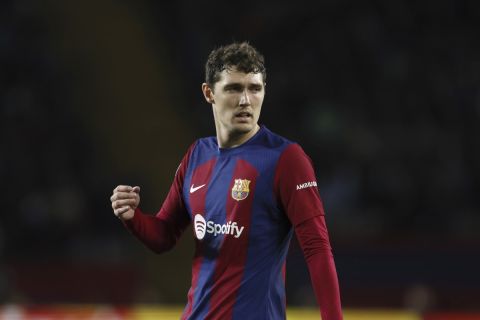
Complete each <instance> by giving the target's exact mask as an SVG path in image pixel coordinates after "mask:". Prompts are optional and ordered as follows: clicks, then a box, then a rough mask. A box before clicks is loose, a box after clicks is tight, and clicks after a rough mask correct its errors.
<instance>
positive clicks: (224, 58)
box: [205, 42, 267, 89]
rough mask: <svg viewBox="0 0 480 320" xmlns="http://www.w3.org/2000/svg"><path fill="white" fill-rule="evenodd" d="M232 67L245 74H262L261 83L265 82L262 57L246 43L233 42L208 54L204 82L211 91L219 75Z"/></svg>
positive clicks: (265, 72) (265, 76) (265, 73)
mask: <svg viewBox="0 0 480 320" xmlns="http://www.w3.org/2000/svg"><path fill="white" fill-rule="evenodd" d="M232 67H235V68H236V70H238V71H241V72H245V73H252V72H253V73H262V76H263V82H264V83H265V82H266V80H267V70H266V68H265V60H264V58H263V55H262V54H261V53H259V52H258V51H257V49H255V48H254V47H253V46H252V45H250V44H249V43H248V42H240V43H238V42H234V43H232V44H229V45H226V46H221V47H219V48H217V49H214V50H213V51H212V52H210V55H209V56H208V60H207V63H206V64H205V82H206V83H207V84H208V85H209V86H210V88H212V89H213V87H214V84H215V83H216V82H217V81H219V80H220V73H221V72H222V71H223V70H225V69H231V68H232Z"/></svg>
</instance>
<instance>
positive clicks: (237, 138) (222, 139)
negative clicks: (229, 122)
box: [217, 124, 260, 149]
mask: <svg viewBox="0 0 480 320" xmlns="http://www.w3.org/2000/svg"><path fill="white" fill-rule="evenodd" d="M258 130H260V126H259V125H258V124H257V125H255V127H254V128H253V129H252V130H250V131H247V132H241V131H236V132H225V133H224V134H222V133H221V132H219V130H217V141H218V146H219V147H220V148H225V149H228V148H235V147H239V146H241V145H242V144H244V143H245V142H247V141H248V140H250V138H252V137H253V136H254V135H255V134H256V133H257V132H258Z"/></svg>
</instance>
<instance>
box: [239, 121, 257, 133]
mask: <svg viewBox="0 0 480 320" xmlns="http://www.w3.org/2000/svg"><path fill="white" fill-rule="evenodd" d="M233 127H234V128H233V131H234V132H236V133H239V134H244V133H249V132H250V131H252V130H254V129H255V127H256V126H255V124H252V123H238V124H236V125H234V126H233Z"/></svg>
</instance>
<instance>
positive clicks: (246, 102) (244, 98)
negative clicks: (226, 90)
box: [239, 90, 250, 106]
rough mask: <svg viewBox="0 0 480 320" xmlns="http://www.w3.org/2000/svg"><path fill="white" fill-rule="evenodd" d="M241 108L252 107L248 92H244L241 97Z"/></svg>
mask: <svg viewBox="0 0 480 320" xmlns="http://www.w3.org/2000/svg"><path fill="white" fill-rule="evenodd" d="M239 105H240V106H249V105H250V97H249V96H248V92H247V90H244V91H243V92H242V94H241V95H240V102H239Z"/></svg>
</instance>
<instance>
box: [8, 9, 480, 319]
mask: <svg viewBox="0 0 480 320" xmlns="http://www.w3.org/2000/svg"><path fill="white" fill-rule="evenodd" d="M479 34H480V2H478V1H474V0H470V1H458V0H437V1H433V0H429V1H402V0H393V1H361V2H360V1H351V0H338V1H333V0H321V1H315V2H314V1H305V0H300V1H295V2H294V3H292V2H291V1H289V2H286V1H273V0H268V1H256V2H254V1H246V2H241V3H239V2H232V3H227V2H224V1H218V0H212V1H209V2H208V3H205V2H198V1H186V0H178V1H151V0H150V1H147V0H137V1H133V0H122V1H120V0H118V1H113V0H100V1H55V0H47V1H33V0H17V1H12V0H3V1H1V2H0V133H1V135H0V150H1V151H0V181H1V184H0V197H1V202H2V213H1V215H0V319H22V318H32V319H33V318H35V317H37V318H38V317H40V318H41V317H43V318H41V319H67V317H68V315H70V316H71V315H72V314H75V315H76V317H77V318H78V319H104V318H111V319H123V318H129V319H130V318H131V319H149V318H152V317H157V318H158V319H170V318H169V317H172V315H173V318H178V314H179V313H180V312H181V308H182V305H183V304H184V303H185V297H186V292H187V289H188V287H189V280H190V279H189V277H190V258H191V256H192V250H193V249H192V241H191V237H190V235H188V234H186V235H185V236H184V238H183V239H182V241H181V243H180V244H179V246H178V248H177V249H176V250H174V251H172V252H170V253H167V254H165V255H162V256H156V255H154V254H153V253H150V252H149V251H148V250H147V249H145V248H144V247H143V246H142V245H141V244H140V243H138V242H137V241H135V240H134V239H133V237H132V236H130V235H129V234H128V232H126V231H125V230H124V229H123V227H122V225H121V224H120V223H119V222H118V221H117V220H116V219H115V218H114V216H113V214H112V213H111V207H110V201H109V197H110V195H111V190H112V189H113V188H114V187H115V185H117V184H119V183H128V184H138V185H141V186H142V208H143V209H144V210H146V211H148V212H152V213H153V212H156V210H157V209H158V208H159V206H160V205H161V203H162V201H163V198H164V196H165V195H166V192H167V190H168V188H169V186H170V183H171V180H172V178H173V174H174V172H175V169H176V167H177V165H178V162H179V161H180V159H181V157H182V156H183V153H184V152H185V150H186V149H187V147H188V146H189V145H190V143H191V142H193V141H194V139H195V138H197V137H199V136H206V135H212V134H214V127H213V121H212V115H211V111H210V110H209V108H208V106H207V105H206V104H205V103H204V101H203V98H202V95H201V92H200V84H201V82H202V78H203V63H204V61H205V59H206V57H207V55H208V53H209V52H210V50H211V49H212V48H213V47H215V46H218V45H220V44H224V43H226V42H230V41H232V40H238V41H241V40H249V41H250V42H251V43H252V44H254V45H255V46H256V47H258V48H259V49H260V51H261V52H263V53H264V55H265V56H266V60H267V70H268V79H267V80H268V81H267V82H268V86H267V97H266V100H265V104H264V108H263V115H262V118H261V122H262V123H264V124H266V125H267V126H268V127H269V128H271V129H272V130H274V131H276V132H278V133H280V134H282V135H284V136H287V137H289V138H291V139H293V140H297V141H299V142H300V143H301V144H302V146H303V147H304V149H305V150H306V151H307V153H309V154H310V155H311V157H312V158H313V160H314V163H315V166H316V170H317V174H318V180H319V186H320V193H321V195H322V197H323V200H324V203H325V207H326V212H327V223H328V226H329V230H330V235H331V241H332V245H333V248H334V255H335V258H336V264H337V271H338V274H339V279H340V285H341V292H342V301H343V305H344V307H345V310H346V314H345V318H346V319H352V320H354V319H428V320H446V319H456V320H460V319H464V320H466V319H480V315H479V314H480V313H479V311H480V275H479V270H480V236H479V230H480V200H479V193H480V123H479V119H480V76H479V75H480V46H479V42H478V35H479ZM287 297H288V304H289V306H290V307H291V308H290V309H289V319H310V318H312V319H316V318H318V313H317V312H316V311H315V308H316V307H315V301H314V296H313V293H312V290H311V287H310V283H309V278H308V273H307V270H306V267H305V263H304V261H303V257H302V254H301V252H300V251H299V248H298V245H297V244H296V243H293V244H292V247H291V250H290V255H289V260H288V267H287ZM312 308H313V311H312ZM312 314H313V316H312ZM68 319H72V318H68Z"/></svg>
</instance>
